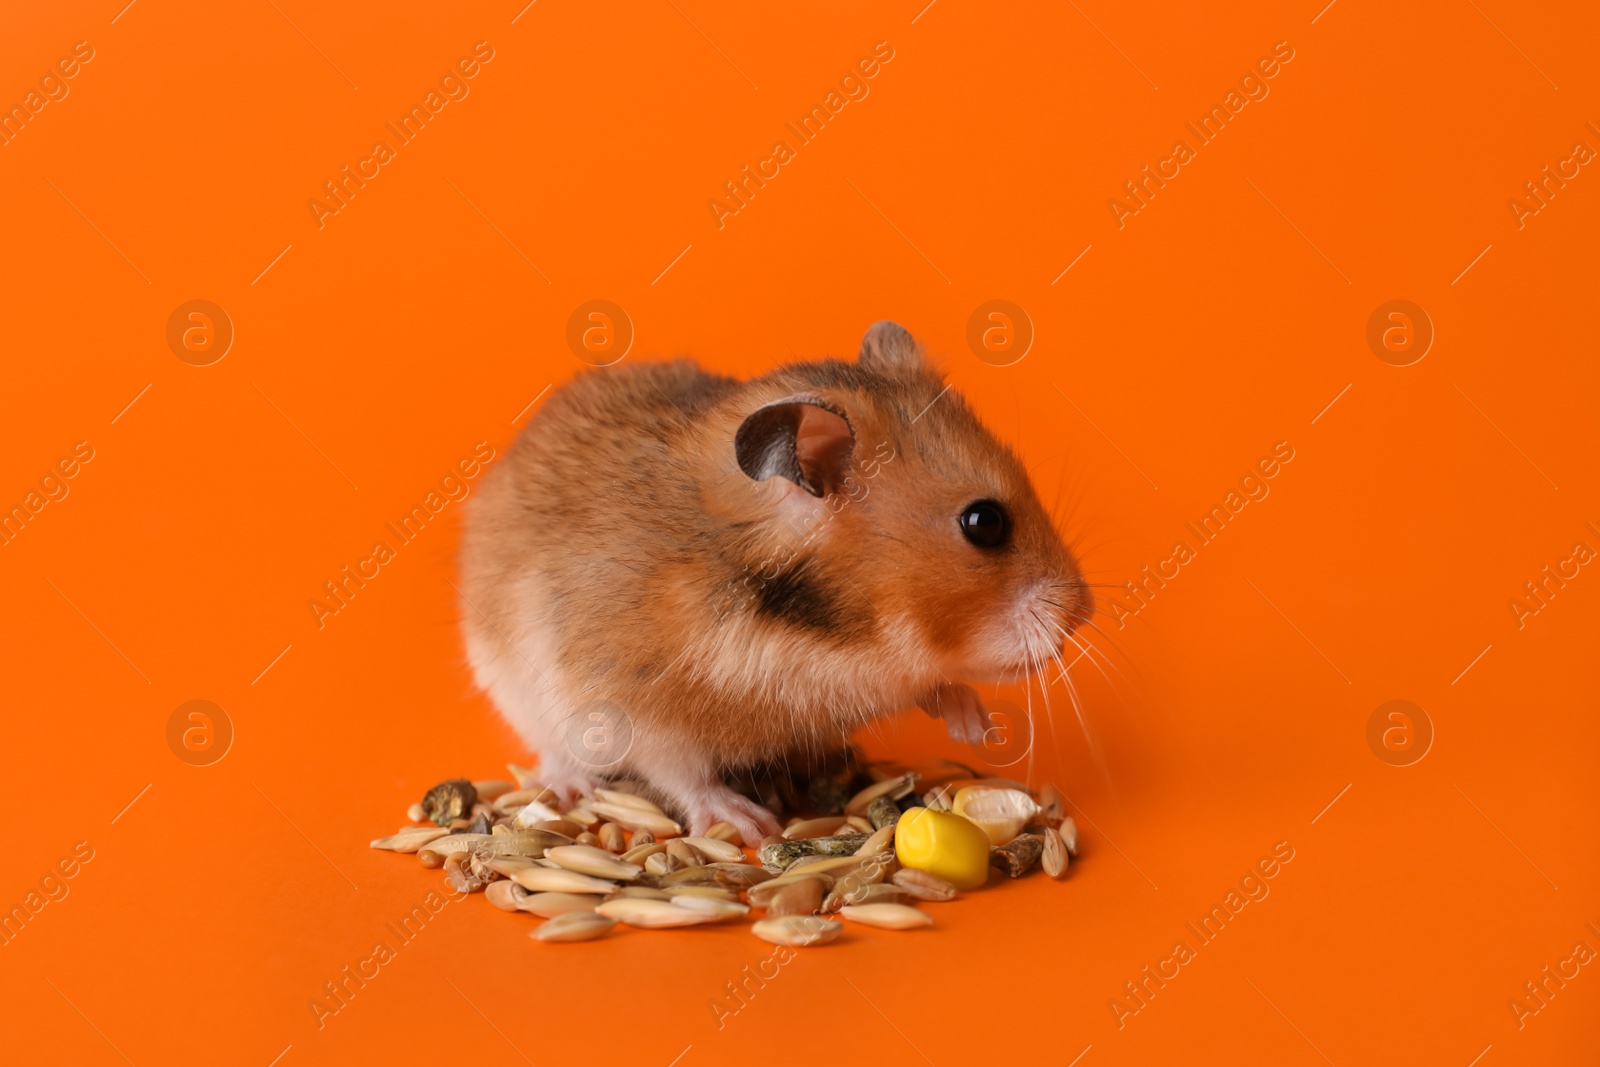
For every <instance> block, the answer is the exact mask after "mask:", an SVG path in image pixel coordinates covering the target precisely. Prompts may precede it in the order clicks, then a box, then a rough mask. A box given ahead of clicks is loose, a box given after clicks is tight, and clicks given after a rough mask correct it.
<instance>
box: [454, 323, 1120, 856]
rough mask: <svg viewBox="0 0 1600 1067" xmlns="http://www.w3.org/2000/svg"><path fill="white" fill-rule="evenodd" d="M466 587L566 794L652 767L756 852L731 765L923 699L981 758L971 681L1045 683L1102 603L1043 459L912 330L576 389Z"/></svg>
mask: <svg viewBox="0 0 1600 1067" xmlns="http://www.w3.org/2000/svg"><path fill="white" fill-rule="evenodd" d="M461 578H462V583H461V593H462V604H461V612H462V620H463V629H464V636H465V641H466V649H467V656H468V660H469V662H470V664H471V666H472V670H473V672H474V675H475V677H476V680H477V682H478V684H479V685H480V686H481V687H482V688H483V690H484V691H486V692H487V693H488V694H489V696H490V697H491V698H492V699H493V701H494V703H495V704H496V705H497V706H498V708H499V710H500V712H501V713H502V714H503V715H504V716H505V718H506V720H507V721H508V722H509V723H510V724H511V726H512V727H513V728H514V729H515V730H516V731H517V733H518V734H519V735H520V736H521V737H522V738H523V740H525V741H526V742H527V743H528V745H529V746H530V747H532V748H534V749H537V750H538V752H539V756H540V768H541V778H542V779H543V780H544V781H545V783H546V784H547V785H550V786H552V787H553V788H556V789H558V790H560V791H562V792H563V793H564V794H565V795H567V796H569V797H570V796H574V795H576V794H579V793H587V792H589V791H590V790H591V789H592V788H593V787H594V786H595V785H596V784H599V783H601V782H602V781H603V780H605V779H607V778H613V777H618V776H624V775H626V776H630V777H634V778H640V779H643V780H644V781H645V782H647V783H648V784H649V785H650V786H652V787H653V789H654V790H655V791H656V792H657V793H658V794H660V795H662V796H663V797H664V799H666V800H667V801H668V802H669V806H670V807H673V808H675V809H676V811H677V813H678V814H679V815H681V816H682V817H683V819H684V820H686V822H687V823H688V825H689V827H690V832H692V833H696V834H700V833H704V832H705V830H706V829H707V827H708V826H710V825H711V824H712V823H714V822H717V821H719V820H726V821H728V822H730V823H732V824H733V825H734V826H735V827H737V828H738V830H739V831H740V833H741V834H742V835H743V837H744V839H745V840H746V841H748V842H752V843H753V842H754V841H755V840H757V839H758V838H760V837H762V836H764V835H767V834H771V833H774V832H776V831H777V829H778V824H777V821H776V819H775V817H774V815H773V813H772V812H770V811H768V810H767V809H766V808H764V807H762V806H761V805H759V804H757V803H755V802H754V801H752V800H750V799H748V798H746V797H744V796H742V795H740V794H739V793H736V792H734V791H733V790H732V789H730V788H729V787H728V786H727V785H726V784H724V780H723V775H724V774H725V773H727V772H730V771H734V770H738V769H746V768H751V767H758V766H760V765H762V764H764V763H769V762H774V761H778V760H782V759H785V758H786V757H788V756H789V755H791V754H795V753H820V752H824V751H828V750H835V749H838V748H839V747H841V746H842V745H844V744H847V743H848V741H849V737H850V735H851V733H852V732H853V731H854V730H856V729H857V728H858V727H861V726H863V725H865V724H867V723H870V722H873V721H874V720H876V719H880V718H882V717H884V716H887V715H889V714H891V713H893V712H896V711H898V710H901V709H905V708H909V707H920V708H922V709H923V710H924V711H926V712H927V713H928V714H930V715H933V716H935V717H942V718H943V719H944V720H945V721H946V727H947V729H948V731H949V733H950V734H951V736H952V737H954V738H955V739H957V740H960V741H966V742H968V743H970V744H979V743H981V741H982V738H983V734H984V731H985V730H986V729H988V727H989V720H988V717H987V714H986V713H985V711H984V708H983V704H982V701H981V700H980V699H979V697H978V694H977V692H976V691H975V690H973V689H972V687H971V685H970V684H968V683H969V682H972V681H1000V680H1002V679H1009V680H1015V679H1018V678H1021V677H1024V676H1026V675H1027V674H1029V673H1031V672H1033V671H1037V670H1042V668H1043V666H1044V664H1046V663H1048V662H1050V661H1051V660H1052V659H1056V658H1057V657H1059V656H1060V654H1061V651H1062V648H1063V642H1064V641H1065V640H1066V639H1067V637H1068V635H1070V634H1071V633H1072V631H1073V630H1074V629H1075V628H1076V627H1077V626H1078V625H1079V624H1080V623H1082V622H1084V621H1086V620H1087V619H1088V617H1089V613H1090V611H1091V610H1092V605H1093V601H1092V597H1091V594H1090V592H1089V590H1088V588H1087V586H1086V585H1085V583H1084V581H1083V578H1082V573H1081V571H1080V569H1079V567H1078V563H1077V561H1076V560H1075V558H1074V557H1073V554H1072V553H1071V552H1070V551H1069V550H1068V548H1067V546H1066V545H1065V544H1064V543H1063V541H1062V539H1061V537H1060V535H1059V534H1058V532H1057V531H1056V529H1055V527H1054V525H1053V524H1052V522H1051V520H1050V517H1049V515H1048V513H1047V512H1046V510H1045V508H1044V507H1043V505H1042V504H1041V503H1040V501H1039V498H1038V496H1037V494H1036V493H1035V492H1034V489H1033V487H1032V485H1031V484H1030V482H1029V480H1028V476H1027V472H1026V470H1025V469H1024V467H1023V465H1022V463H1021V462H1020V461H1019V460H1018V458H1017V456H1016V455H1015V454H1014V453H1013V452H1012V451H1011V450H1010V449H1009V448H1007V447H1006V446H1005V445H1003V444H1001V443H1000V442H999V441H998V440H997V439H996V438H995V437H994V436H993V435H992V434H990V433H989V432H988V431H987V430H986V429H985V428H984V427H983V425H982V424H981V423H980V422H979V421H978V419H977V417H976V416H975V415H974V414H973V413H972V411H971V410H970V409H969V408H968V407H967V405H966V402H965V401H964V400H963V399H962V398H961V396H960V394H958V393H956V392H954V391H953V390H952V389H951V388H950V387H949V386H948V385H947V384H945V382H944V379H943V376H942V375H941V374H940V373H939V371H938V370H937V369H935V368H934V367H933V366H932V365H930V364H929V363H928V361H927V360H926V359H925V358H924V356H923V353H922V351H921V349H920V347H919V346H918V345H917V343H916V342H915V341H914V340H913V339H912V337H911V335H910V334H909V333H907V332H906V331H905V330H904V329H902V328H901V327H900V326H897V325H896V324H894V323H892V322H879V323H877V324H875V325H874V326H872V327H871V328H870V329H869V330H868V331H867V334H866V336H865V338H864V339H863V341H862V344H861V350H860V353H859V355H858V356H857V359H856V361H855V362H854V363H850V362H845V361H840V360H834V359H826V360H821V361H818V362H811V363H795V364H791V365H788V366H784V367H780V368H779V369H777V370H774V371H772V372H771V373H770V374H767V375H764V376H762V377H759V378H756V379H753V380H751V381H747V382H740V381H738V380H736V379H733V378H729V377H724V376H722V375H718V374H712V373H709V372H707V371H704V370H702V369H700V368H699V367H698V366H696V365H695V364H694V363H692V362H690V361H688V360H678V361H675V362H662V363H634V364H627V365H619V366H616V367H610V368H605V369H600V370H592V371H588V372H586V373H584V374H581V375H579V376H578V377H577V378H576V379H574V380H573V381H571V382H570V383H568V384H566V385H564V386H563V387H561V388H560V389H559V390H556V391H555V392H552V393H551V395H550V398H549V399H548V400H547V401H546V402H545V405H544V407H543V409H542V410H541V411H540V412H539V413H538V414H537V415H536V416H535V417H534V419H533V420H532V421H531V422H530V423H529V425H528V426H527V427H526V429H524V430H523V432H522V434H521V435H520V436H519V437H518V439H517V441H516V442H515V444H514V445H513V446H512V447H511V448H510V450H509V451H508V452H507V454H506V456H505V457H504V458H503V459H502V460H501V461H500V462H499V463H497V464H496V465H495V466H494V467H493V468H492V469H491V470H490V471H489V473H488V474H487V475H486V476H485V480H484V482H483V483H482V485H481V487H480V490H479V492H478V493H476V494H474V496H473V499H472V500H471V501H469V502H468V511H467V515H466V518H465V525H464V533H463V543H462V549H461Z"/></svg>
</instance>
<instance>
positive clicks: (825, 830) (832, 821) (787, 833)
mask: <svg viewBox="0 0 1600 1067" xmlns="http://www.w3.org/2000/svg"><path fill="white" fill-rule="evenodd" d="M848 821H849V820H848V819H846V818H845V816H843V815H828V816H824V817H823V818H820V819H801V820H800V821H799V822H796V823H790V824H789V827H788V828H787V829H786V830H784V831H783V836H784V838H785V839H787V840H789V841H794V840H797V839H798V838H802V837H827V836H828V835H829V834H831V833H833V832H834V831H835V830H837V829H839V827H841V826H843V825H844V824H845V823H846V822H848Z"/></svg>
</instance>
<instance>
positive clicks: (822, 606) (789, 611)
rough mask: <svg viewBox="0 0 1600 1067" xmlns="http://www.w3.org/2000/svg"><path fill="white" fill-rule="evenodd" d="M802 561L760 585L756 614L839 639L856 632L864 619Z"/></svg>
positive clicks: (805, 561)
mask: <svg viewBox="0 0 1600 1067" xmlns="http://www.w3.org/2000/svg"><path fill="white" fill-rule="evenodd" d="M809 563H810V561H809V560H802V561H800V562H799V563H796V564H794V565H793V566H790V567H787V568H785V569H784V570H781V571H779V572H778V573H777V574H775V575H773V577H772V578H770V579H769V580H767V581H766V582H764V583H762V585H761V590H760V593H759V595H758V596H757V599H756V614H757V615H758V616H765V617H766V618H769V619H773V620H775V621H778V622H783V623H787V624H789V625H791V626H797V627H800V628H803V629H807V630H815V631H826V632H829V633H832V634H835V635H837V636H840V637H844V636H850V635H853V634H854V633H856V632H857V631H859V630H860V629H861V627H862V624H863V623H864V622H866V621H868V620H867V619H866V617H865V616H864V615H863V614H862V613H861V612H860V611H857V610H854V609H853V608H852V607H850V606H848V605H847V604H845V603H844V602H843V600H842V599H841V598H840V596H839V595H838V594H837V593H836V592H835V591H834V590H833V589H832V588H830V587H829V585H828V584H827V583H825V582H824V581H822V580H821V579H819V578H818V576H817V574H816V572H815V571H814V570H813V569H812V568H811V567H810V566H809Z"/></svg>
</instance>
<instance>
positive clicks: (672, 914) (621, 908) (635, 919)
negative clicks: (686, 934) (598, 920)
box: [595, 897, 717, 929]
mask: <svg viewBox="0 0 1600 1067" xmlns="http://www.w3.org/2000/svg"><path fill="white" fill-rule="evenodd" d="M595 911H597V912H599V913H600V914H601V915H604V916H605V917H606V918H608V919H615V920H617V921H618V922H622V923H627V924H628V925H629V926H639V927H643V928H645V929H658V928H664V927H669V926H694V925H697V924H699V923H708V922H715V921H716V920H717V916H715V915H713V914H711V913H710V912H707V911H695V910H694V909H693V908H684V907H679V906H678V905H677V904H675V903H669V902H667V901H664V900H645V899H643V898H641V897H613V898H612V899H610V900H608V901H606V902H605V903H604V904H601V905H600V906H599V907H598V908H596V909H595Z"/></svg>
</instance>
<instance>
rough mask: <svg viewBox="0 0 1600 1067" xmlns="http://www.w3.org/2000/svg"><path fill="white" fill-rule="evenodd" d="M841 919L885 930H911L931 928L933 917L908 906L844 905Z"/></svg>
mask: <svg viewBox="0 0 1600 1067" xmlns="http://www.w3.org/2000/svg"><path fill="white" fill-rule="evenodd" d="M839 915H840V917H842V918H845V919H849V920H850V921H851V922H858V923H864V924H866V925H867V926H880V927H882V928H883V929H885V930H911V929H914V928H916V927H918V926H932V925H933V916H931V915H929V914H928V913H927V912H925V911H918V910H917V909H916V908H913V907H911V906H910V905H909V904H846V905H845V906H844V907H842V908H840V909H839Z"/></svg>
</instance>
